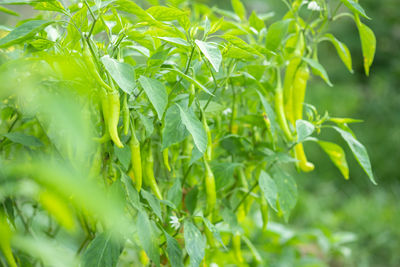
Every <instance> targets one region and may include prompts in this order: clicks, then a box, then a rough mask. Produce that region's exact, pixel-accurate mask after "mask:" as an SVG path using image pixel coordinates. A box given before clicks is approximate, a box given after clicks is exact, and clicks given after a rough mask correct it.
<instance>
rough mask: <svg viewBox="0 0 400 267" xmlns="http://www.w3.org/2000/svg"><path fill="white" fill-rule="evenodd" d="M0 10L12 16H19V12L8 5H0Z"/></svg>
mask: <svg viewBox="0 0 400 267" xmlns="http://www.w3.org/2000/svg"><path fill="white" fill-rule="evenodd" d="M0 12H3V13H6V14H9V15H12V16H17V17H18V16H19V14H18V13H17V12H15V11H14V10H11V9H8V8H6V7H3V6H0Z"/></svg>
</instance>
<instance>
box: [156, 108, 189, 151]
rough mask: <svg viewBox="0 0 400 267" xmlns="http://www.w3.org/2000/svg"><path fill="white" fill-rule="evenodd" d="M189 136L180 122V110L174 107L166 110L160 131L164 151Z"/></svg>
mask: <svg viewBox="0 0 400 267" xmlns="http://www.w3.org/2000/svg"><path fill="white" fill-rule="evenodd" d="M188 135H189V132H188V131H187V130H186V127H185V125H184V124H183V122H182V119H181V115H180V110H179V108H178V107H177V106H176V105H172V106H170V107H169V108H168V109H167V113H166V114H165V119H164V127H163V129H162V146H161V149H162V150H164V149H165V148H167V147H170V146H171V145H173V144H176V143H180V142H182V141H183V140H185V138H186V137H187V136H188Z"/></svg>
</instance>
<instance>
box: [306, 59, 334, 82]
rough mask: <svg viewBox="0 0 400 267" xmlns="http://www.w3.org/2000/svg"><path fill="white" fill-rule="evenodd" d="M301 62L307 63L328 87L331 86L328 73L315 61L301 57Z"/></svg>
mask: <svg viewBox="0 0 400 267" xmlns="http://www.w3.org/2000/svg"><path fill="white" fill-rule="evenodd" d="M303 60H304V61H305V62H307V64H308V65H310V67H311V68H312V69H313V70H314V71H315V72H316V73H317V74H318V75H319V76H320V77H321V78H322V79H323V80H324V81H325V82H326V83H327V84H328V85H329V86H333V85H332V83H331V81H330V80H329V76H328V73H327V72H326V70H325V68H324V67H323V66H322V65H321V64H319V62H318V61H315V60H314V59H311V58H306V57H303Z"/></svg>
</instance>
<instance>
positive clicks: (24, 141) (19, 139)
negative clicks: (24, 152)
mask: <svg viewBox="0 0 400 267" xmlns="http://www.w3.org/2000/svg"><path fill="white" fill-rule="evenodd" d="M3 136H5V137H7V138H8V139H9V140H10V141H12V142H14V143H18V144H21V145H24V146H28V147H29V146H30V147H40V146H43V143H42V142H41V141H40V140H39V139H37V138H36V137H34V136H32V135H27V134H24V133H20V132H12V133H7V134H4V135H3Z"/></svg>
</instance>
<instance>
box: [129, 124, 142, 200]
mask: <svg viewBox="0 0 400 267" xmlns="http://www.w3.org/2000/svg"><path fill="white" fill-rule="evenodd" d="M130 125H131V140H130V141H129V146H130V148H131V163H132V169H131V170H132V174H133V178H134V179H133V181H134V183H135V188H136V190H137V191H138V192H140V189H141V188H142V157H141V155H140V143H139V140H138V139H137V138H136V134H135V127H134V126H133V122H131V124H130ZM131 178H132V177H131Z"/></svg>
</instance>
